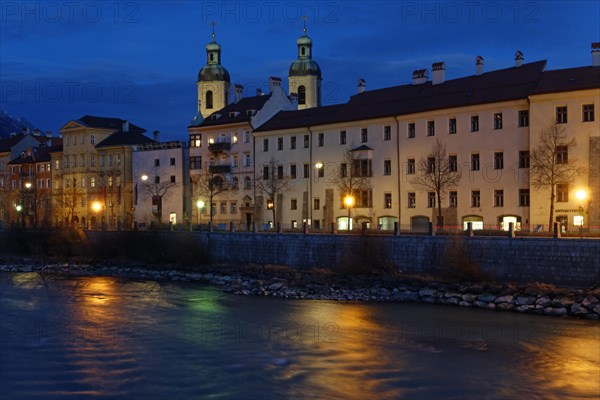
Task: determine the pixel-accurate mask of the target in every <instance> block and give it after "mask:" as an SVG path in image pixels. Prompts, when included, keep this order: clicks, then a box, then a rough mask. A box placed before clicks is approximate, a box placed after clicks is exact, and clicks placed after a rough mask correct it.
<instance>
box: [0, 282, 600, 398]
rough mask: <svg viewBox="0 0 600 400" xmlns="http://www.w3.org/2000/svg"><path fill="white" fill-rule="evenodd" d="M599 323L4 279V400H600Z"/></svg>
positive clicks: (0, 356) (170, 286) (0, 359)
mask: <svg viewBox="0 0 600 400" xmlns="http://www.w3.org/2000/svg"><path fill="white" fill-rule="evenodd" d="M598 397H600V324H599V323H598V322H597V321H587V320H577V319H567V318H554V317H543V316H536V315H522V314H517V313H506V312H493V311H485V310H479V309H468V308H462V307H460V308H459V307H445V306H439V305H437V306H436V305H427V304H409V303H355V302H334V301H312V300H284V299H275V298H268V297H243V296H235V295H231V294H226V293H222V292H220V291H219V289H218V288H215V287H211V286H205V285H199V284H197V283H176V282H152V281H136V280H122V279H118V278H113V277H82V278H64V277H57V276H42V275H39V274H37V273H14V274H13V273H3V274H0V398H2V399H11V400H18V399H28V400H29V399H44V400H46V399H47V400H50V399H61V400H62V399H94V398H97V399H144V400H146V399H169V400H171V399H206V398H210V399H230V398H244V399H283V398H290V399H314V398H327V399H335V398H340V399H342V398H343V399H379V398H381V399H385V398H390V399H402V398H406V399H414V398H424V399H517V398H519V399H525V398H528V399H536V398H537V399H567V398H568V399H571V398H581V399H597V398H598Z"/></svg>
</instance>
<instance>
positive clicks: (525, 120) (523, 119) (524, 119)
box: [519, 110, 529, 128]
mask: <svg viewBox="0 0 600 400" xmlns="http://www.w3.org/2000/svg"><path fill="white" fill-rule="evenodd" d="M525 126H529V110H521V111H519V127H521V128H523V127H525Z"/></svg>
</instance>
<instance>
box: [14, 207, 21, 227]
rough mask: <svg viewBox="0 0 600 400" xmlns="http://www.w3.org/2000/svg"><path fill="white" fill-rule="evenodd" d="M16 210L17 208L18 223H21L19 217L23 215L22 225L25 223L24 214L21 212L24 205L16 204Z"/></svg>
mask: <svg viewBox="0 0 600 400" xmlns="http://www.w3.org/2000/svg"><path fill="white" fill-rule="evenodd" d="M15 210H17V224H18V223H19V217H21V225H23V214H22V213H21V211H23V206H22V205H21V204H17V205H16V206H15Z"/></svg>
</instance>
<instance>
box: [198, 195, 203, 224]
mask: <svg viewBox="0 0 600 400" xmlns="http://www.w3.org/2000/svg"><path fill="white" fill-rule="evenodd" d="M196 207H197V208H198V225H200V212H201V211H202V209H203V208H204V202H203V201H202V200H198V201H197V202H196Z"/></svg>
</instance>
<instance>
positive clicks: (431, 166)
mask: <svg viewBox="0 0 600 400" xmlns="http://www.w3.org/2000/svg"><path fill="white" fill-rule="evenodd" d="M434 172H435V157H427V173H429V174H433V173H434Z"/></svg>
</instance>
